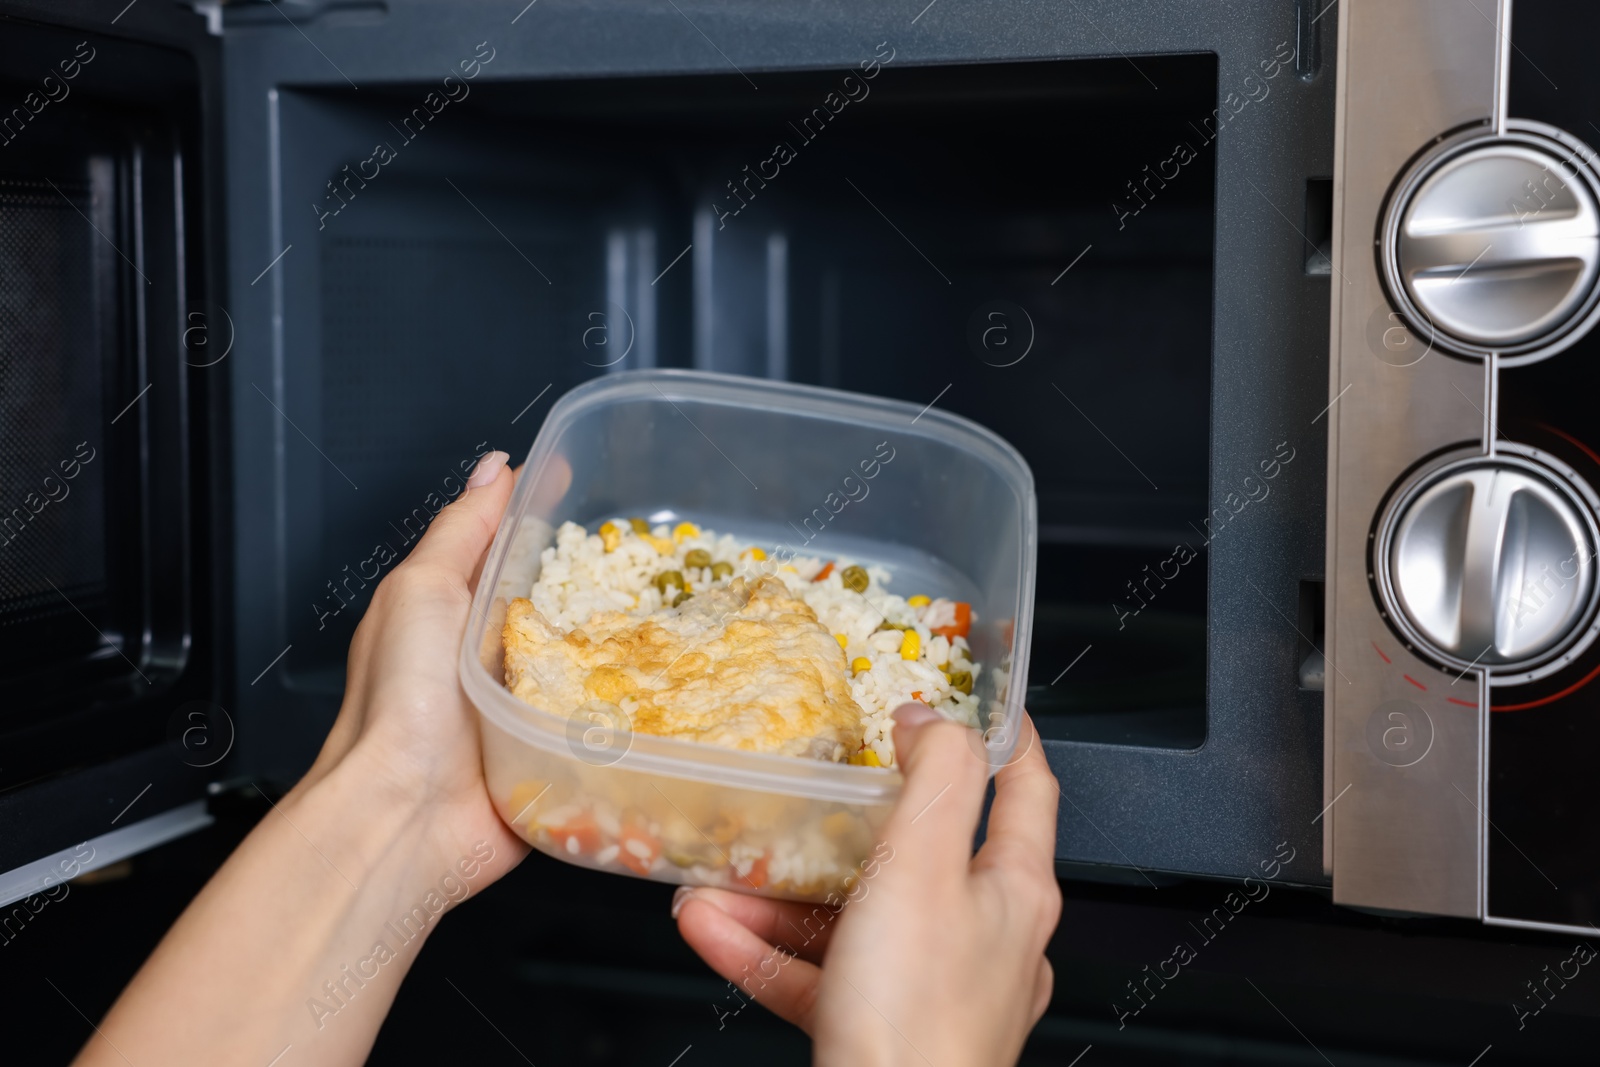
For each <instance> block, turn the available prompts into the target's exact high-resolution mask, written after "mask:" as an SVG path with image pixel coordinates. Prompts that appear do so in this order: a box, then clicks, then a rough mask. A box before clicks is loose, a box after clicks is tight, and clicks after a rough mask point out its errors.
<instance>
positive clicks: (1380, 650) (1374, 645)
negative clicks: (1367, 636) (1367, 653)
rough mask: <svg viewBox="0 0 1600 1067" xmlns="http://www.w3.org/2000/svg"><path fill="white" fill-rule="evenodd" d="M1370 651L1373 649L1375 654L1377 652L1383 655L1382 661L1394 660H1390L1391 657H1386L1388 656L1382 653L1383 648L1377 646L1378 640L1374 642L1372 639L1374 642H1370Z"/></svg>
mask: <svg viewBox="0 0 1600 1067" xmlns="http://www.w3.org/2000/svg"><path fill="white" fill-rule="evenodd" d="M1372 651H1374V652H1376V653H1377V654H1378V655H1380V656H1383V662H1385V663H1392V662H1394V661H1393V660H1391V659H1390V658H1389V657H1388V656H1384V655H1383V649H1381V648H1379V647H1378V642H1376V641H1374V642H1372Z"/></svg>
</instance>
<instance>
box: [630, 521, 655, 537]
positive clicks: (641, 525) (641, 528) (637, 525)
mask: <svg viewBox="0 0 1600 1067" xmlns="http://www.w3.org/2000/svg"><path fill="white" fill-rule="evenodd" d="M628 525H629V526H632V527H633V532H634V533H636V534H647V533H649V532H650V524H649V523H648V522H645V521H644V520H643V519H629V520H628Z"/></svg>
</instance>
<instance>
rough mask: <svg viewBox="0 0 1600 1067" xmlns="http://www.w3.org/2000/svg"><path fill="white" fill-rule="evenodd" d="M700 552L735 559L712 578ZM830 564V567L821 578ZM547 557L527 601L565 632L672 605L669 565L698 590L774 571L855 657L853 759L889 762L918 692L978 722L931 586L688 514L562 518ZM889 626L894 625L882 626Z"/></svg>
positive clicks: (958, 646)
mask: <svg viewBox="0 0 1600 1067" xmlns="http://www.w3.org/2000/svg"><path fill="white" fill-rule="evenodd" d="M608 543H609V547H608ZM696 550H703V551H705V552H707V553H709V555H710V557H711V560H712V562H713V564H715V563H727V564H730V565H732V567H733V571H732V573H731V574H727V575H724V576H722V577H713V574H712V569H711V568H710V567H690V566H689V565H688V563H687V558H688V556H689V553H691V552H694V551H696ZM830 562H831V563H832V565H833V566H832V570H831V571H829V572H828V574H827V577H824V578H821V579H818V577H817V576H818V575H819V574H821V573H822V572H823V571H824V569H825V568H826V567H827V566H828V564H829V563H830ZM540 564H541V566H540V571H539V578H538V580H537V581H536V582H535V583H534V586H533V590H532V592H531V594H530V599H531V600H532V602H533V606H534V607H535V608H537V609H538V611H539V613H540V614H541V615H543V616H544V617H545V619H546V620H547V621H548V622H549V623H550V624H551V625H552V626H555V627H557V628H559V629H562V630H572V629H575V628H577V627H580V626H582V625H583V624H584V623H586V622H588V621H589V619H590V618H591V617H592V616H594V615H595V614H596V613H597V612H602V611H621V612H625V613H627V614H629V615H633V616H636V617H638V618H641V619H643V618H645V617H647V616H650V615H652V614H659V613H664V612H675V611H676V610H677V609H675V608H674V607H673V606H672V605H671V603H670V599H673V598H676V597H677V595H678V593H679V590H678V589H677V588H676V587H673V586H668V587H667V594H666V597H664V596H663V594H662V591H661V590H659V589H657V587H656V585H655V584H654V582H655V579H656V576H657V575H659V574H661V573H662V572H664V571H678V572H680V573H681V574H682V576H683V578H684V581H685V582H686V583H687V586H688V588H687V590H685V591H687V592H688V593H690V594H691V595H693V594H694V593H698V592H704V591H705V590H707V589H710V588H714V587H717V586H724V585H727V584H728V583H729V582H731V581H732V580H733V578H735V577H744V578H747V579H756V578H762V577H776V578H779V579H780V580H782V581H783V583H784V585H785V586H787V587H788V589H789V591H790V592H791V593H792V594H794V595H795V596H797V597H799V598H800V599H802V600H804V601H805V603H806V604H807V605H808V606H809V607H810V608H811V610H812V611H814V612H816V615H817V619H818V621H819V622H821V623H822V625H823V626H825V627H826V628H827V629H828V631H829V632H830V633H832V634H834V635H835V637H836V639H838V640H839V643H840V645H841V646H842V647H843V649H844V653H845V662H846V663H847V664H850V665H852V666H851V669H852V670H853V673H854V677H852V678H851V679H850V689H851V693H852V695H853V696H854V697H855V701H856V703H857V704H859V705H860V706H861V710H862V713H863V720H862V724H863V726H864V728H865V732H864V738H863V743H862V751H860V752H858V753H857V754H856V755H855V756H853V757H851V762H852V763H864V764H868V765H871V764H873V763H876V764H877V765H879V766H884V767H891V766H893V765H894V721H893V719H891V718H890V714H891V713H892V712H893V711H894V709H895V708H897V707H899V706H900V705H902V704H905V703H908V702H911V701H913V700H921V701H922V702H923V703H925V704H927V705H928V706H929V707H931V708H933V709H934V710H936V711H938V712H940V713H941V714H943V715H944V716H945V717H946V718H949V719H951V720H954V721H956V722H960V723H964V724H966V725H968V726H973V727H976V726H977V725H978V700H977V698H976V697H974V696H972V695H970V694H969V693H967V692H963V691H962V690H961V689H959V688H957V687H956V684H955V683H956V682H958V681H963V679H962V678H961V673H962V672H965V674H966V675H967V676H969V677H970V678H971V679H972V680H973V681H974V682H975V681H976V679H977V676H978V673H979V669H980V668H979V665H978V664H976V663H973V662H972V658H971V653H970V649H969V647H968V645H967V641H966V638H964V637H960V636H956V637H954V638H947V637H945V636H942V635H937V634H934V633H933V632H932V631H933V628H934V627H940V626H950V625H952V624H954V623H955V621H956V604H955V602H954V601H952V600H949V599H945V598H937V597H932V596H931V595H929V594H927V593H924V595H923V596H922V597H921V598H918V599H919V603H918V604H915V605H913V604H912V603H910V601H909V600H908V599H907V598H906V597H904V596H901V595H899V594H897V593H891V592H889V591H888V589H887V586H888V584H889V581H890V574H889V571H888V570H887V569H886V568H884V567H881V566H877V565H875V564H872V563H868V562H864V561H859V560H853V559H847V558H843V557H841V558H839V559H835V560H831V561H828V560H822V559H818V558H813V557H795V558H794V559H792V560H790V561H788V562H787V563H778V562H776V561H774V560H772V559H770V558H767V556H766V553H765V552H764V550H762V549H761V548H760V546H757V545H752V544H750V543H749V542H747V541H742V540H740V539H738V538H735V537H733V536H731V535H728V534H722V535H718V534H717V533H715V532H714V531H711V530H701V529H699V528H698V527H696V526H695V525H694V524H692V523H679V524H678V525H677V526H675V527H674V526H668V525H666V524H660V525H657V526H654V527H652V528H651V529H650V531H649V533H647V534H646V533H640V532H636V531H635V530H634V528H633V525H632V521H631V520H629V519H626V518H617V519H613V520H612V521H611V522H609V523H604V524H602V525H601V526H600V528H599V532H596V533H592V534H591V533H589V532H588V531H587V530H585V529H584V528H583V527H582V526H579V525H578V524H577V523H572V522H568V523H564V524H562V526H561V528H560V529H559V530H558V531H557V532H556V543H555V545H554V546H552V547H550V548H547V549H545V550H544V552H543V553H542V555H541V557H540ZM852 565H856V566H860V567H862V568H863V569H864V570H865V571H866V574H867V578H868V584H867V588H866V590H865V591H863V592H857V591H855V590H853V589H849V588H847V587H846V586H845V585H844V581H843V574H844V571H845V569H846V568H847V567H850V566H852ZM916 592H917V591H913V597H914V598H915V594H916ZM885 624H889V625H890V626H892V627H895V628H884V627H885ZM902 627H903V629H901V628H902ZM911 634H915V635H916V637H915V642H914V644H915V648H912V647H910V646H911V644H912V639H911V637H910V636H909V635H911ZM863 661H865V663H864V664H863ZM969 688H970V686H969ZM869 752H870V754H871V755H870V756H869V755H868V753H869Z"/></svg>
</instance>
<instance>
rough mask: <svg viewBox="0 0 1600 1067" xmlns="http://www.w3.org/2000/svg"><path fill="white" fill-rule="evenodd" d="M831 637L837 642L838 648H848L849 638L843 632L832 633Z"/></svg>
mask: <svg viewBox="0 0 1600 1067" xmlns="http://www.w3.org/2000/svg"><path fill="white" fill-rule="evenodd" d="M833 639H834V640H835V641H837V642H839V647H840V648H848V647H849V646H850V639H849V638H848V637H846V636H845V635H844V634H834V635H833Z"/></svg>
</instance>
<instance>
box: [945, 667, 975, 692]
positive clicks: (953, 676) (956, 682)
mask: <svg viewBox="0 0 1600 1067" xmlns="http://www.w3.org/2000/svg"><path fill="white" fill-rule="evenodd" d="M950 688H951V689H958V690H960V691H961V692H963V693H965V694H967V696H971V695H972V672H971V671H951V672H950Z"/></svg>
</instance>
